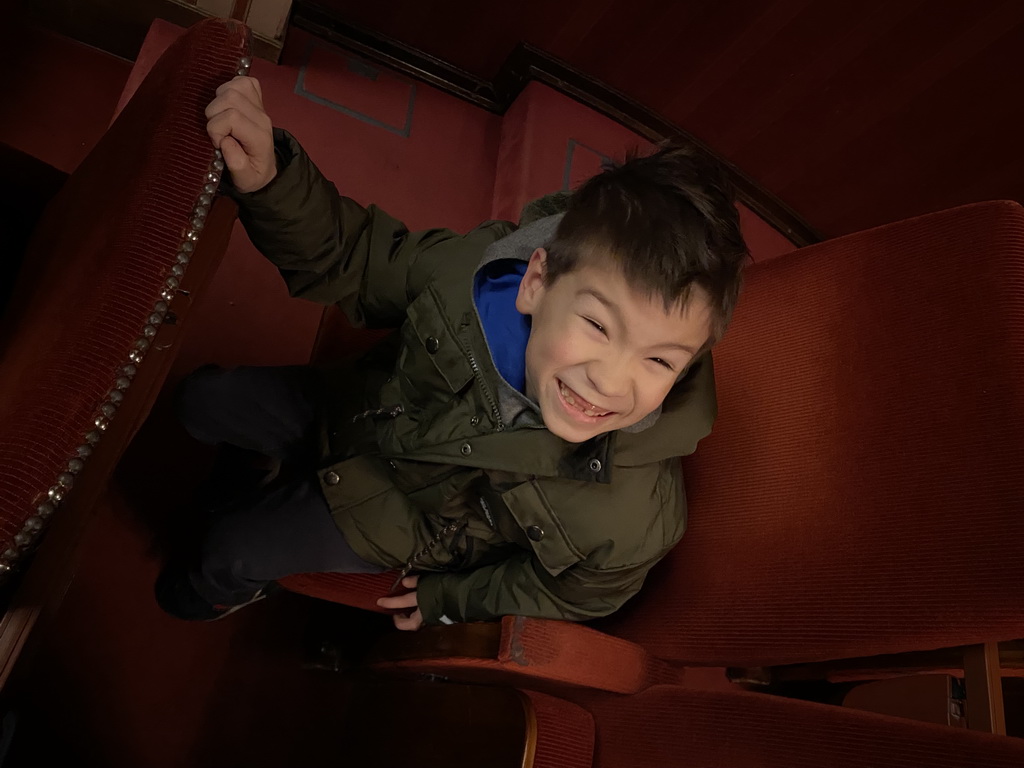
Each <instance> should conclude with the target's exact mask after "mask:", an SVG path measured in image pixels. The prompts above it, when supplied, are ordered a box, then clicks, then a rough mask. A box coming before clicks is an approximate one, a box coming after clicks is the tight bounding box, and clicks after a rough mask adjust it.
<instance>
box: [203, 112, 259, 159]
mask: <svg viewBox="0 0 1024 768" xmlns="http://www.w3.org/2000/svg"><path fill="white" fill-rule="evenodd" d="M206 132H207V133H208V134H210V139H211V140H212V141H213V145H214V146H215V147H220V144H221V142H222V141H223V139H224V137H225V136H231V137H232V138H233V139H234V140H235V141H236V142H238V144H239V145H240V146H241V147H242V149H244V150H245V153H246V154H247V155H249V156H250V157H261V156H262V155H264V154H267V152H268V150H269V151H271V152H272V151H273V150H272V145H273V135H272V133H271V131H269V130H268V129H267V128H266V127H263V126H260V125H257V124H256V123H255V122H254V121H253V120H252V119H250V118H249V116H248V115H245V114H243V113H242V112H240V111H238V110H237V109H226V110H224V111H223V112H220V113H219V114H217V115H214V116H213V117H212V118H210V120H209V122H207V124H206ZM264 144H267V145H268V146H266V147H264V146H263V145H264Z"/></svg>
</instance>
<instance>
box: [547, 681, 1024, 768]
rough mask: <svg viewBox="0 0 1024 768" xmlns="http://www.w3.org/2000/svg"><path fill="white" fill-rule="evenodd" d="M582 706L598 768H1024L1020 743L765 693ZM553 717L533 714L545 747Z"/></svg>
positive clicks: (594, 698) (648, 697)
mask: <svg viewBox="0 0 1024 768" xmlns="http://www.w3.org/2000/svg"><path fill="white" fill-rule="evenodd" d="M576 701H577V702H578V703H580V704H582V705H583V707H584V708H585V709H586V710H588V711H589V712H590V713H591V714H592V715H593V718H594V728H595V733H596V737H595V744H594V760H593V766H594V768H632V767H633V766H636V768H654V766H675V767H678V768H690V767H691V766H692V768H821V767H822V766H829V768H968V767H969V768H1011V766H1019V765H1024V740H1021V739H1015V738H1010V737H1007V736H994V735H991V734H984V733H977V732H974V731H968V730H964V729H959V728H950V727H947V726H943V725H934V724H930V723H919V722H916V721H912V720H905V719H902V718H896V717H889V716H886V715H878V714H874V713H868V712H859V711H857V710H850V709H844V708H841V707H831V706H828V705H825V704H816V703H811V702H806V701H796V700H793V699H784V698H781V697H776V696H767V695H764V694H754V693H747V692H742V691H736V692H711V691H696V690H689V689H686V688H680V687H676V686H667V685H661V686H655V687H653V688H650V689H648V690H646V691H644V692H642V693H638V694H636V695H634V696H615V695H613V694H603V693H590V694H589V695H586V696H580V697H578V698H577V699H576ZM548 710H549V712H544V711H541V710H539V709H538V712H537V730H538V736H539V737H540V740H541V741H546V740H547V739H546V734H545V731H546V729H549V728H551V729H557V728H559V727H560V723H559V719H560V718H559V715H558V712H557V710H556V709H555V707H554V706H551V705H549V707H548ZM550 738H551V739H553V740H555V741H557V737H556V736H555V735H554V734H551V736H550ZM555 764H558V763H555ZM579 764H580V763H579V762H576V763H565V765H573V766H574V767H575V766H576V765H579Z"/></svg>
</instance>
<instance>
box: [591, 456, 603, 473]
mask: <svg viewBox="0 0 1024 768" xmlns="http://www.w3.org/2000/svg"><path fill="white" fill-rule="evenodd" d="M590 471H591V472H600V471H601V460H600V459H591V460H590Z"/></svg>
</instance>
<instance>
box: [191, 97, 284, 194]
mask: <svg viewBox="0 0 1024 768" xmlns="http://www.w3.org/2000/svg"><path fill="white" fill-rule="evenodd" d="M206 120H207V123H206V132H207V133H209V134H210V138H211V139H212V140H213V146H215V147H217V149H219V150H220V151H221V153H222V154H223V155H224V164H225V165H226V166H227V168H228V170H229V171H231V181H232V182H233V183H234V185H235V189H237V190H238V191H239V192H255V191H256V190H258V189H263V187H265V186H267V184H269V183H270V182H271V181H272V180H273V178H274V176H276V175H277V159H276V158H275V156H274V127H273V124H272V123H271V121H270V117H269V116H268V115H267V113H266V112H265V111H264V110H263V91H262V90H261V89H260V84H259V81H258V80H256V79H255V78H253V77H236V78H234V79H232V80H229V81H228V82H226V83H224V85H222V86H221V87H220V88H218V89H217V95H216V97H215V98H214V100H213V101H211V102H210V105H209V106H208V107H207V108H206Z"/></svg>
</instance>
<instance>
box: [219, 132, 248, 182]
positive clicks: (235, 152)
mask: <svg viewBox="0 0 1024 768" xmlns="http://www.w3.org/2000/svg"><path fill="white" fill-rule="evenodd" d="M220 151H221V154H222V155H223V156H224V165H226V166H227V167H228V170H229V171H231V172H232V173H238V172H239V171H241V170H244V169H245V168H247V167H248V166H249V156H248V155H247V154H245V150H244V149H242V147H241V145H240V144H239V143H238V142H237V141H235V140H234V139H233V138H232V137H230V136H225V137H224V138H223V139H221V141H220Z"/></svg>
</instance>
